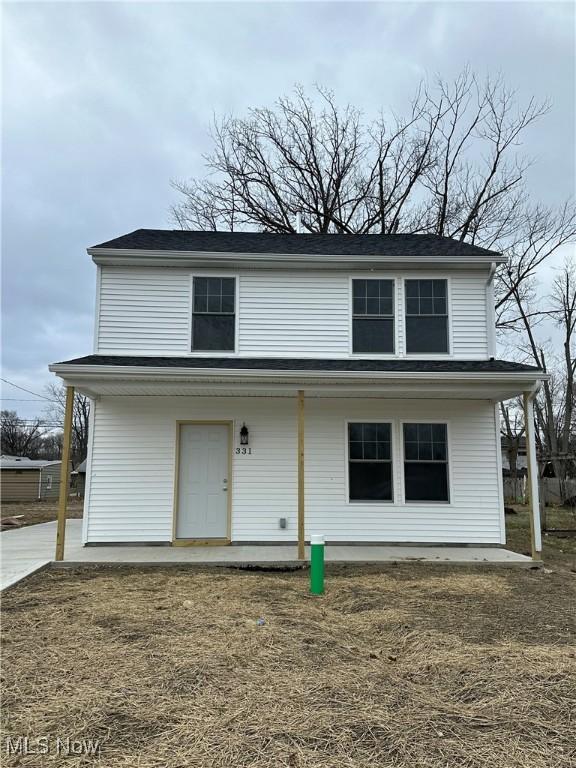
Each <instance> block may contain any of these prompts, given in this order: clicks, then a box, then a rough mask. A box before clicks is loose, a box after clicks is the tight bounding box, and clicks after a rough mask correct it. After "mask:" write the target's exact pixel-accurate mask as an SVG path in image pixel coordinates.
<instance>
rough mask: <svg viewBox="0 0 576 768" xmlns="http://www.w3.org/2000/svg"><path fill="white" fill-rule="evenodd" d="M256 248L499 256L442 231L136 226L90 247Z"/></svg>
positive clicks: (227, 250)
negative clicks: (201, 229) (386, 232)
mask: <svg viewBox="0 0 576 768" xmlns="http://www.w3.org/2000/svg"><path fill="white" fill-rule="evenodd" d="M96 248H98V249H110V250H116V249H120V250H139V251H181V252H203V253H206V252H208V253H209V252H212V253H253V254H266V253H271V254H283V255H316V256H388V257H398V258H400V259H402V258H410V257H411V258H420V257H421V258H424V259H427V258H428V259H434V258H442V257H449V258H453V259H457V258H462V259H466V258H472V257H476V258H485V259H487V260H489V259H490V258H492V259H493V258H494V257H495V256H499V255H500V254H498V253H497V252H496V251H489V250H487V249H486V248H480V247H479V246H476V245H471V244H470V243H464V242H461V241H460V240H453V239H452V238H450V237H440V236H439V235H335V234H331V235H324V234H301V235H296V234H277V233H272V232H191V231H187V230H179V229H176V230H173V229H137V230H135V231H134V232H130V233H129V234H127V235H122V236H120V237H116V238H114V240H108V241H106V242H105V243H99V244H98V245H94V246H92V248H90V249H89V250H92V249H96Z"/></svg>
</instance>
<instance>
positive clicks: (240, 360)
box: [56, 355, 540, 373]
mask: <svg viewBox="0 0 576 768" xmlns="http://www.w3.org/2000/svg"><path fill="white" fill-rule="evenodd" d="M56 365H111V366H119V365H120V366H135V367H144V368H190V369H195V368H204V369H206V368H213V369H215V370H232V371H238V370H256V371H319V372H322V371H326V372H331V371H332V372H338V371H360V372H368V373H369V372H371V371H373V372H384V373H385V372H391V373H392V372H394V373H538V372H540V371H539V369H538V368H534V367H533V366H531V365H522V364H521V363H509V362H507V361H506V360H361V359H350V358H345V359H342V360H325V359H323V358H318V359H307V358H279V357H266V358H263V357H148V356H146V357H136V356H127V355H126V356H125V355H87V356H86V357H78V358H76V359H74V360H65V361H63V362H61V363H56Z"/></svg>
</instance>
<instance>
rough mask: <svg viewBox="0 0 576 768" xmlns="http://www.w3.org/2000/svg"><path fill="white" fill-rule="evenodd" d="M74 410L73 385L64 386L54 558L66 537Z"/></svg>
mask: <svg viewBox="0 0 576 768" xmlns="http://www.w3.org/2000/svg"><path fill="white" fill-rule="evenodd" d="M73 412H74V387H66V408H65V411H64V435H63V438H62V464H61V466H60V497H59V500H58V522H57V524H56V556H55V558H54V559H55V560H64V539H65V538H66V511H67V508H68V491H69V485H70V449H71V446H72V415H73Z"/></svg>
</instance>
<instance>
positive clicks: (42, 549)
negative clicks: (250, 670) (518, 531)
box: [0, 520, 532, 589]
mask: <svg viewBox="0 0 576 768" xmlns="http://www.w3.org/2000/svg"><path fill="white" fill-rule="evenodd" d="M0 543H1V554H2V567H1V578H0V589H4V588H5V587H8V586H10V585H11V584H15V583H16V582H18V581H20V580H21V579H23V578H25V577H26V576H28V575H29V574H30V573H34V571H36V570H38V569H40V568H43V567H45V566H46V565H48V564H49V563H50V562H51V561H52V559H53V557H54V548H55V544H56V523H55V522H52V523H42V524H41V525H31V526H28V527H25V528H19V529H17V530H14V531H4V532H3V533H2V534H1V537H0ZM64 556H65V560H64V561H63V563H58V566H61V567H66V566H72V565H83V564H88V563H93V564H105V565H115V564H116V565H122V564H127V565H130V564H134V565H138V564H139V565H159V566H162V565H185V564H196V565H202V564H208V565H248V564H252V565H258V564H261V565H266V564H268V565H269V564H271V563H276V564H282V565H297V564H299V561H298V560H297V559H296V547H295V546H285V545H272V546H271V545H260V546H257V545H245V544H241V545H237V546H229V547H130V546H126V547H125V546H109V547H107V546H99V547H83V546H82V521H81V520H68V521H67V524H66V546H65V554H64ZM326 560H327V561H328V562H339V563H358V564H360V563H391V562H424V563H451V564H459V565H470V564H473V563H485V564H492V565H516V566H518V565H520V566H522V565H524V566H526V565H530V564H531V563H532V560H531V558H529V557H526V556H525V555H519V554H518V553H516V552H510V551H509V550H507V549H500V548H498V547H442V546H432V547H425V546H418V545H411V546H408V545H406V546H402V545H400V546H385V545H366V546H364V545H354V546H352V545H333V546H329V545H327V546H326Z"/></svg>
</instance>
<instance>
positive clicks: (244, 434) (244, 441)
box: [240, 424, 249, 445]
mask: <svg viewBox="0 0 576 768" xmlns="http://www.w3.org/2000/svg"><path fill="white" fill-rule="evenodd" d="M248 437H249V434H248V427H247V426H246V424H242V429H241V430H240V445H248Z"/></svg>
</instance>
